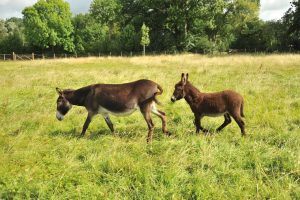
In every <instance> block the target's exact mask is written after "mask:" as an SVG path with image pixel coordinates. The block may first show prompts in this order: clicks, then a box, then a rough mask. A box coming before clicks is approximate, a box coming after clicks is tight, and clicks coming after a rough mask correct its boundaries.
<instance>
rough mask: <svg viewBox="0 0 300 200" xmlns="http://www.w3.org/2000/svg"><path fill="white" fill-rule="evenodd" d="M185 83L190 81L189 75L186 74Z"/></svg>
mask: <svg viewBox="0 0 300 200" xmlns="http://www.w3.org/2000/svg"><path fill="white" fill-rule="evenodd" d="M185 79H186V80H185V81H188V80H189V73H186V75H185Z"/></svg>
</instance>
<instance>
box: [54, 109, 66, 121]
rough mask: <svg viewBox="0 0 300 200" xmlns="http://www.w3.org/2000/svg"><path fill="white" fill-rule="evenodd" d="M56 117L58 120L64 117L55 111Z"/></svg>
mask: <svg viewBox="0 0 300 200" xmlns="http://www.w3.org/2000/svg"><path fill="white" fill-rule="evenodd" d="M56 119H58V120H59V121H62V120H63V119H64V116H63V115H62V114H61V113H60V112H58V111H57V112H56Z"/></svg>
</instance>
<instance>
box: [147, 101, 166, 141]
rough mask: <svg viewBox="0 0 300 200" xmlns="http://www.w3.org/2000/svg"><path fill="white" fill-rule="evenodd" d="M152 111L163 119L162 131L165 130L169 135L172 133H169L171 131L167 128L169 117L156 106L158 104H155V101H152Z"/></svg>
mask: <svg viewBox="0 0 300 200" xmlns="http://www.w3.org/2000/svg"><path fill="white" fill-rule="evenodd" d="M151 112H152V113H153V114H155V115H156V116H158V117H159V118H160V119H161V122H162V132H163V133H164V134H165V135H167V136H169V135H170V133H169V131H168V130H167V119H166V118H167V117H166V114H165V113H164V112H162V111H160V110H158V109H157V108H156V105H155V103H154V102H153V103H152V108H151Z"/></svg>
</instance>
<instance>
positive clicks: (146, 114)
mask: <svg viewBox="0 0 300 200" xmlns="http://www.w3.org/2000/svg"><path fill="white" fill-rule="evenodd" d="M150 106H151V104H146V105H143V106H140V109H141V112H142V114H143V116H144V119H145V121H146V123H147V125H148V136H147V143H150V142H151V141H152V135H153V130H154V124H153V122H152V119H151V115H150V112H151V107H150Z"/></svg>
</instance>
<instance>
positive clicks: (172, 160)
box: [0, 55, 300, 199]
mask: <svg viewBox="0 0 300 200" xmlns="http://www.w3.org/2000/svg"><path fill="white" fill-rule="evenodd" d="M182 72H188V73H189V74H190V81H191V82H192V83H193V84H194V85H196V86H197V87H198V88H199V89H200V90H201V91H204V92H212V91H219V90H223V89H233V90H236V91H238V92H239V93H241V94H242V95H243V96H244V98H245V115H246V118H245V122H246V131H247V133H248V136H247V137H246V138H242V137H241V135H240V130H239V128H238V126H237V125H236V124H235V123H231V124H230V125H229V126H227V127H226V128H225V129H224V130H223V131H222V132H221V133H220V134H216V133H214V130H215V129H216V128H217V127H218V126H219V125H220V124H221V123H222V122H223V118H222V117H221V118H204V119H203V120H202V124H203V126H204V127H205V128H208V129H209V130H210V132H211V133H212V134H211V135H209V136H204V135H203V134H198V135H197V134H195V128H194V125H193V114H192V112H191V111H190V108H189V107H188V105H187V104H186V103H185V102H184V101H179V102H176V103H175V104H172V103H171V102H170V97H171V95H172V92H173V89H174V84H175V83H176V82H178V81H179V80H180V75H181V73H182ZM141 78H147V79H151V80H154V81H156V82H157V83H159V84H160V85H162V87H163V88H164V93H163V94H162V95H161V96H159V97H158V98H159V100H160V101H161V102H162V104H163V105H162V106H160V109H161V110H164V111H165V112H166V113H167V116H168V127H169V129H170V131H171V132H172V136H171V137H169V138H168V137H165V136H163V134H162V133H161V130H160V127H161V122H160V120H159V119H158V118H156V117H155V116H153V119H154V122H155V124H156V128H155V131H154V140H153V143H152V144H149V145H147V144H146V135H147V126H146V123H145V122H144V119H143V117H142V116H141V114H140V113H138V112H136V113H134V114H133V115H131V116H128V117H121V118H120V117H113V116H112V117H111V119H112V121H113V123H114V125H115V128H116V135H115V136H113V135H112V134H111V133H110V131H109V129H108V127H107V126H106V124H105V122H104V120H103V119H102V117H101V116H99V117H95V118H94V119H93V121H92V123H91V125H90V127H89V129H88V131H87V134H86V136H85V137H84V138H83V139H78V138H77V136H78V135H79V134H80V131H81V128H82V125H83V122H84V120H85V117H86V111H85V110H84V108H81V107H74V108H72V110H71V111H70V113H68V115H67V116H66V118H65V120H64V121H62V122H59V121H57V120H56V119H55V111H56V98H57V94H56V92H55V87H61V88H79V87H82V86H85V85H88V84H93V83H123V82H129V81H133V80H136V79H141ZM299 88H300V56H299V55H270V56H251V55H249V56H220V57H209V56H198V55H181V56H155V57H133V58H87V59H62V60H45V61H27V62H0V91H1V92H0V111H1V112H0V113H1V115H0V122H1V126H0V199H14V198H16V199H29V198H33V199H37V198H39V199H300V187H299V181H300V148H299V144H300V131H299V127H300V90H299Z"/></svg>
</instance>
